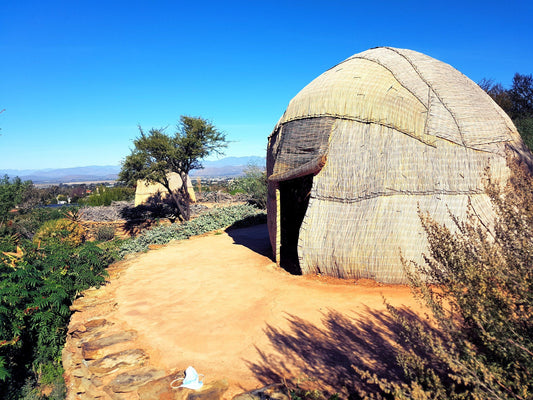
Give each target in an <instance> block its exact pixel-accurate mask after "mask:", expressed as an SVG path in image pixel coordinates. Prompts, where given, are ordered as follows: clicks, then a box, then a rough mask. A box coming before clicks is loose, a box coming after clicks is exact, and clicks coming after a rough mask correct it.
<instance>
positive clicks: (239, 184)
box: [230, 165, 268, 210]
mask: <svg viewBox="0 0 533 400" xmlns="http://www.w3.org/2000/svg"><path fill="white" fill-rule="evenodd" d="M267 190H268V185H267V176H266V171H265V169H264V168H260V167H258V166H255V165H250V166H248V167H247V168H246V169H245V170H244V176H242V177H240V178H238V179H236V180H235V181H234V182H233V184H232V187H231V190H230V193H231V194H235V193H245V194H248V195H249V196H250V199H251V200H250V202H251V203H252V204H253V205H255V206H257V207H259V208H261V209H263V210H264V209H266V203H267Z"/></svg>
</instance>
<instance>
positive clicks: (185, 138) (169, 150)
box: [119, 116, 227, 220]
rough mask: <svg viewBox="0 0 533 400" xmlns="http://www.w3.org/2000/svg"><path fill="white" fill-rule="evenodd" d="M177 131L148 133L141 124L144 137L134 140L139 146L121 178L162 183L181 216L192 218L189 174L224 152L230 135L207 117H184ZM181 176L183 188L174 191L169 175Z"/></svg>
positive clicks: (131, 182)
mask: <svg viewBox="0 0 533 400" xmlns="http://www.w3.org/2000/svg"><path fill="white" fill-rule="evenodd" d="M177 128H178V129H177V131H176V132H175V133H174V134H173V135H172V136H169V135H167V134H165V132H164V129H151V130H150V131H149V133H148V134H145V133H144V131H143V130H142V129H141V128H140V127H139V130H140V133H141V136H140V137H138V138H137V139H135V140H134V141H133V144H134V146H135V148H134V149H133V150H132V153H131V154H130V155H128V156H127V157H126V158H125V160H124V161H123V163H122V170H121V171H120V174H119V180H121V181H123V182H125V183H127V184H130V185H135V184H136V183H137V180H147V181H151V182H158V183H160V184H162V185H163V186H164V187H165V189H166V190H167V191H168V193H169V194H170V195H171V197H172V199H173V201H174V204H175V206H176V210H177V211H178V215H179V218H180V219H183V220H188V219H189V217H190V211H189V201H190V199H189V194H188V192H187V176H188V174H189V171H191V170H192V169H200V168H203V166H202V159H203V158H205V157H207V156H208V155H210V154H212V153H220V151H221V149H223V148H224V147H226V146H227V144H226V136H225V135H224V134H223V133H221V132H219V131H218V130H217V129H216V128H215V126H214V125H212V124H211V123H210V122H209V121H207V120H205V119H203V118H193V117H188V116H181V117H180V122H179V124H178V127H177ZM169 172H175V173H177V174H179V175H180V177H181V179H182V181H183V187H181V188H180V189H178V193H174V192H173V191H172V190H171V188H170V184H169V180H168V178H167V174H168V173H169Z"/></svg>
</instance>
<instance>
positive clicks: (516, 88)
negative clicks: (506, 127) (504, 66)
mask: <svg viewBox="0 0 533 400" xmlns="http://www.w3.org/2000/svg"><path fill="white" fill-rule="evenodd" d="M479 86H480V87H481V88H482V89H483V90H485V91H486V92H487V93H488V95H489V96H490V97H492V99H493V100H494V101H495V102H496V103H497V104H498V105H499V106H500V107H501V108H502V109H503V111H505V112H506V113H507V114H508V115H509V116H510V117H511V119H512V120H513V122H514V124H515V125H516V128H517V129H518V132H519V133H520V136H522V139H523V140H524V142H525V143H526V145H527V146H528V147H529V149H533V75H531V74H529V75H522V74H519V73H516V74H515V75H514V77H513V84H512V86H511V88H510V89H508V90H506V89H504V88H503V86H502V85H501V84H500V83H496V84H495V83H494V82H493V81H492V80H490V79H483V80H482V81H481V82H479Z"/></svg>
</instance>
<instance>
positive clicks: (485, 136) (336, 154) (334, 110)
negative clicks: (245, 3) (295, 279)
mask: <svg viewBox="0 0 533 400" xmlns="http://www.w3.org/2000/svg"><path fill="white" fill-rule="evenodd" d="M506 149H511V151H512V152H514V153H516V154H518V155H520V157H522V158H524V159H527V160H528V161H530V160H531V155H530V153H529V152H528V151H527V149H525V146H524V145H523V143H522V141H521V139H520V136H519V134H518V132H517V130H516V128H515V127H514V125H513V123H512V122H511V120H510V119H509V117H508V116H507V115H506V114H505V113H504V112H503V111H502V110H501V109H500V108H499V107H498V106H497V105H496V103H494V101H493V100H492V99H491V98H490V97H489V96H488V95H487V94H486V93H485V92H484V91H483V90H482V89H481V88H479V86H478V85H476V84H475V83H474V82H472V81H471V80H470V79H468V78H467V77H466V76H464V75H463V74H461V73H460V72H459V71H457V70H456V69H454V68H453V67H451V66H450V65H448V64H445V63H443V62H440V61H438V60H435V59H433V58H431V57H428V56H426V55H424V54H421V53H418V52H415V51H411V50H405V49H395V48H388V47H385V48H375V49H371V50H368V51H365V52H363V53H359V54H356V55H354V56H352V57H350V58H348V59H347V60H345V61H343V62H341V63H340V64H338V65H336V66H335V67H333V68H331V69H329V70H328V71H326V72H324V73H323V74H322V75H320V76H319V77H318V78H316V79H315V80H313V81H312V82H311V83H310V84H309V85H307V86H306V87H305V88H304V89H302V91H301V92H300V93H298V94H297V95H296V96H295V97H294V98H293V99H292V100H291V102H290V103H289V106H288V107H287V110H286V111H285V113H284V115H283V116H282V117H281V119H280V121H279V122H278V124H277V125H276V127H275V129H274V132H273V133H272V135H271V136H270V138H269V148H268V154H267V164H268V165H267V169H268V174H269V182H270V183H269V230H270V235H271V241H272V245H273V249H274V252H275V254H276V256H277V259H278V260H279V261H281V262H282V263H283V259H282V258H283V252H284V250H283V248H284V247H285V252H286V253H287V254H289V253H290V251H289V247H291V246H292V247H295V249H297V252H298V263H299V267H300V269H301V270H302V272H303V273H313V272H322V273H327V274H330V275H335V276H341V277H354V278H358V277H366V278H375V279H378V280H381V281H385V282H404V281H405V277H404V274H403V271H402V268H401V265H400V262H399V254H400V249H401V251H402V253H403V255H404V256H407V257H408V258H411V259H415V260H417V261H420V260H421V253H422V252H423V251H425V250H426V249H427V245H426V242H425V239H424V234H423V232H422V231H421V228H420V221H419V217H418V215H417V206H418V205H419V206H420V207H421V208H422V209H423V210H427V211H429V212H430V214H431V215H432V216H433V217H434V218H435V219H437V220H438V221H441V222H443V223H446V222H447V221H448V216H447V208H450V209H451V210H452V212H454V213H456V214H457V215H459V216H462V215H464V214H465V212H466V206H467V203H468V201H469V200H470V201H471V202H472V204H473V205H474V207H475V208H476V211H479V215H481V216H483V218H485V219H487V220H490V219H491V218H492V211H491V207H490V202H489V201H488V199H487V196H486V195H485V194H484V188H483V178H484V173H485V168H486V167H487V166H488V165H490V167H491V174H492V175H493V177H494V178H495V179H499V180H504V179H505V178H506V176H507V174H508V169H507V166H506V160H505V158H506ZM313 176H314V177H313ZM302 177H307V178H305V179H304V178H302ZM298 178H300V179H298ZM298 187H299V188H300V189H298ZM309 189H310V193H309V197H308V198H305V194H304V196H303V198H302V193H301V192H302V191H305V190H309ZM276 190H277V192H276ZM284 193H285V194H284ZM294 196H296V197H294ZM290 197H291V199H289V198H290ZM298 197H300V198H302V199H303V201H304V202H303V203H301V207H299V208H298V207H296V206H295V204H296V203H298ZM284 198H285V200H284ZM284 202H286V203H287V202H288V203H287V204H290V205H287V206H285V208H286V209H287V211H289V210H290V211H289V214H290V215H288V214H287V215H285V214H284V210H283V207H284ZM307 202H308V203H307ZM293 208H296V209H299V210H300V213H301V215H300V216H301V218H302V220H301V221H297V220H295V217H294V215H295V214H298V212H295V210H294V209H293ZM295 224H296V225H298V227H296V228H295V227H294V225H295ZM300 225H301V226H300ZM291 235H292V236H294V235H296V236H297V238H296V239H295V238H294V237H291ZM296 240H297V243H296ZM284 242H285V244H284ZM289 258H290V256H289Z"/></svg>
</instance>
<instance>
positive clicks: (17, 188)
mask: <svg viewBox="0 0 533 400" xmlns="http://www.w3.org/2000/svg"><path fill="white" fill-rule="evenodd" d="M31 185H32V183H31V182H30V181H26V182H22V181H21V179H20V178H19V177H16V178H14V179H12V180H10V179H9V177H8V176H7V175H4V177H3V178H0V226H1V225H2V224H3V223H4V222H5V221H6V219H7V216H8V214H9V211H10V210H11V209H12V208H14V207H15V206H16V205H17V204H18V203H20V202H21V201H22V198H23V196H24V192H25V191H26V190H27V189H28V187H30V186H31Z"/></svg>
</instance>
